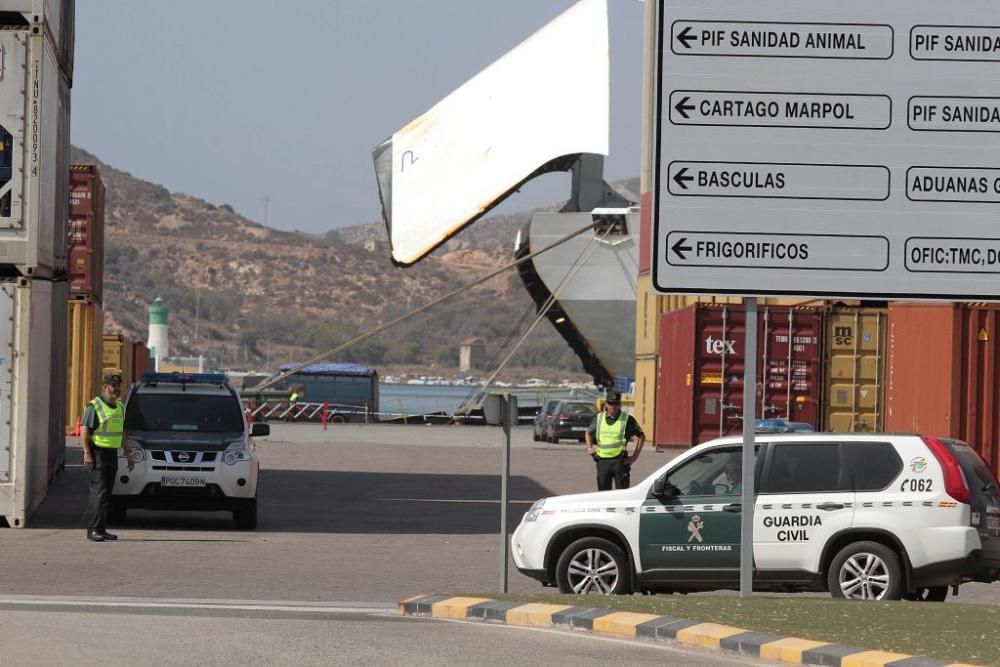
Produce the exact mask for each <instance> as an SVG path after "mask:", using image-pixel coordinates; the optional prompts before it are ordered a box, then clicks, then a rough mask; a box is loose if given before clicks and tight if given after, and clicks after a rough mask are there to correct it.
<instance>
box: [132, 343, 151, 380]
mask: <svg viewBox="0 0 1000 667" xmlns="http://www.w3.org/2000/svg"><path fill="white" fill-rule="evenodd" d="M152 372H153V368H152V366H151V364H150V358H149V348H148V347H146V344H145V343H140V342H139V341H135V342H134V343H132V378H131V381H132V382H135V381H137V380H138V379H139V378H140V377H142V374H143V373H152Z"/></svg>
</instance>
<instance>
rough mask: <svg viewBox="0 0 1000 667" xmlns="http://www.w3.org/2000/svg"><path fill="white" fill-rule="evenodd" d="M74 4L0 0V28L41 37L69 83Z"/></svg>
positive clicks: (69, 0) (71, 1)
mask: <svg viewBox="0 0 1000 667" xmlns="http://www.w3.org/2000/svg"><path fill="white" fill-rule="evenodd" d="M75 5H76V3H75V1H74V0H2V1H0V27H2V29H3V30H24V31H30V32H31V33H32V34H34V35H42V34H43V35H44V37H45V39H47V40H48V41H49V43H50V45H51V48H52V50H53V51H54V53H55V55H56V60H57V62H58V63H59V69H60V70H62V72H63V74H64V75H65V76H66V77H67V78H68V79H69V81H70V83H71V84H72V80H73V50H74V46H75V45H74V42H75V38H76V8H75Z"/></svg>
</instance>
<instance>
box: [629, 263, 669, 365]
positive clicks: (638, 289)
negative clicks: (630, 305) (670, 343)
mask: <svg viewBox="0 0 1000 667" xmlns="http://www.w3.org/2000/svg"><path fill="white" fill-rule="evenodd" d="M650 280H651V277H650V275H649V274H648V273H645V274H640V275H639V277H638V278H636V282H635V315H636V322H635V356H636V358H639V357H648V356H653V355H655V354H656V353H657V349H658V348H659V346H660V307H661V303H662V301H663V297H661V296H660V295H659V294H654V293H653V292H651V291H650V284H649V283H650Z"/></svg>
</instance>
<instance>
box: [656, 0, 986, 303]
mask: <svg viewBox="0 0 1000 667" xmlns="http://www.w3.org/2000/svg"><path fill="white" fill-rule="evenodd" d="M656 1H657V11H658V16H657V38H658V43H657V50H656V58H657V61H656V67H657V72H656V81H657V86H658V89H657V92H656V100H657V109H656V118H655V119H654V127H655V131H656V137H655V147H654V150H655V156H654V161H655V162H654V169H655V174H654V193H653V199H654V207H653V258H652V269H653V286H654V288H655V289H656V290H657V291H660V292H665V293H682V294H702V293H703V294H734V295H744V296H753V295H789V296H793V295H801V296H817V297H832V296H837V297H864V298H887V299H893V298H931V299H949V300H998V301H1000V2H998V1H997V0H950V1H949V2H941V0H878V1H877V2H873V1H872V0H837V2H831V1H830V0H796V2H787V0H702V1H700V2H696V3H695V2H691V1H690V0H656Z"/></svg>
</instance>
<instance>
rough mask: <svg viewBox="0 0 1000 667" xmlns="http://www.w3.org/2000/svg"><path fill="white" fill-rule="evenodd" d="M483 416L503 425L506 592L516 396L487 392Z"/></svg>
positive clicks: (502, 567) (502, 556)
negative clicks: (511, 448)
mask: <svg viewBox="0 0 1000 667" xmlns="http://www.w3.org/2000/svg"><path fill="white" fill-rule="evenodd" d="M483 416H484V417H485V419H486V423H487V424H490V425H491V426H496V425H498V424H499V425H500V426H502V427H503V434H504V442H503V446H502V447H501V448H500V591H501V592H503V593H506V592H507V590H508V588H509V586H508V577H507V569H508V562H509V561H510V540H509V539H508V535H507V514H508V509H509V507H508V506H509V505H510V500H509V497H508V490H509V488H510V436H511V429H512V428H513V427H514V426H515V425H517V396H514V395H513V394H489V395H488V396H486V398H485V399H484V400H483Z"/></svg>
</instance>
